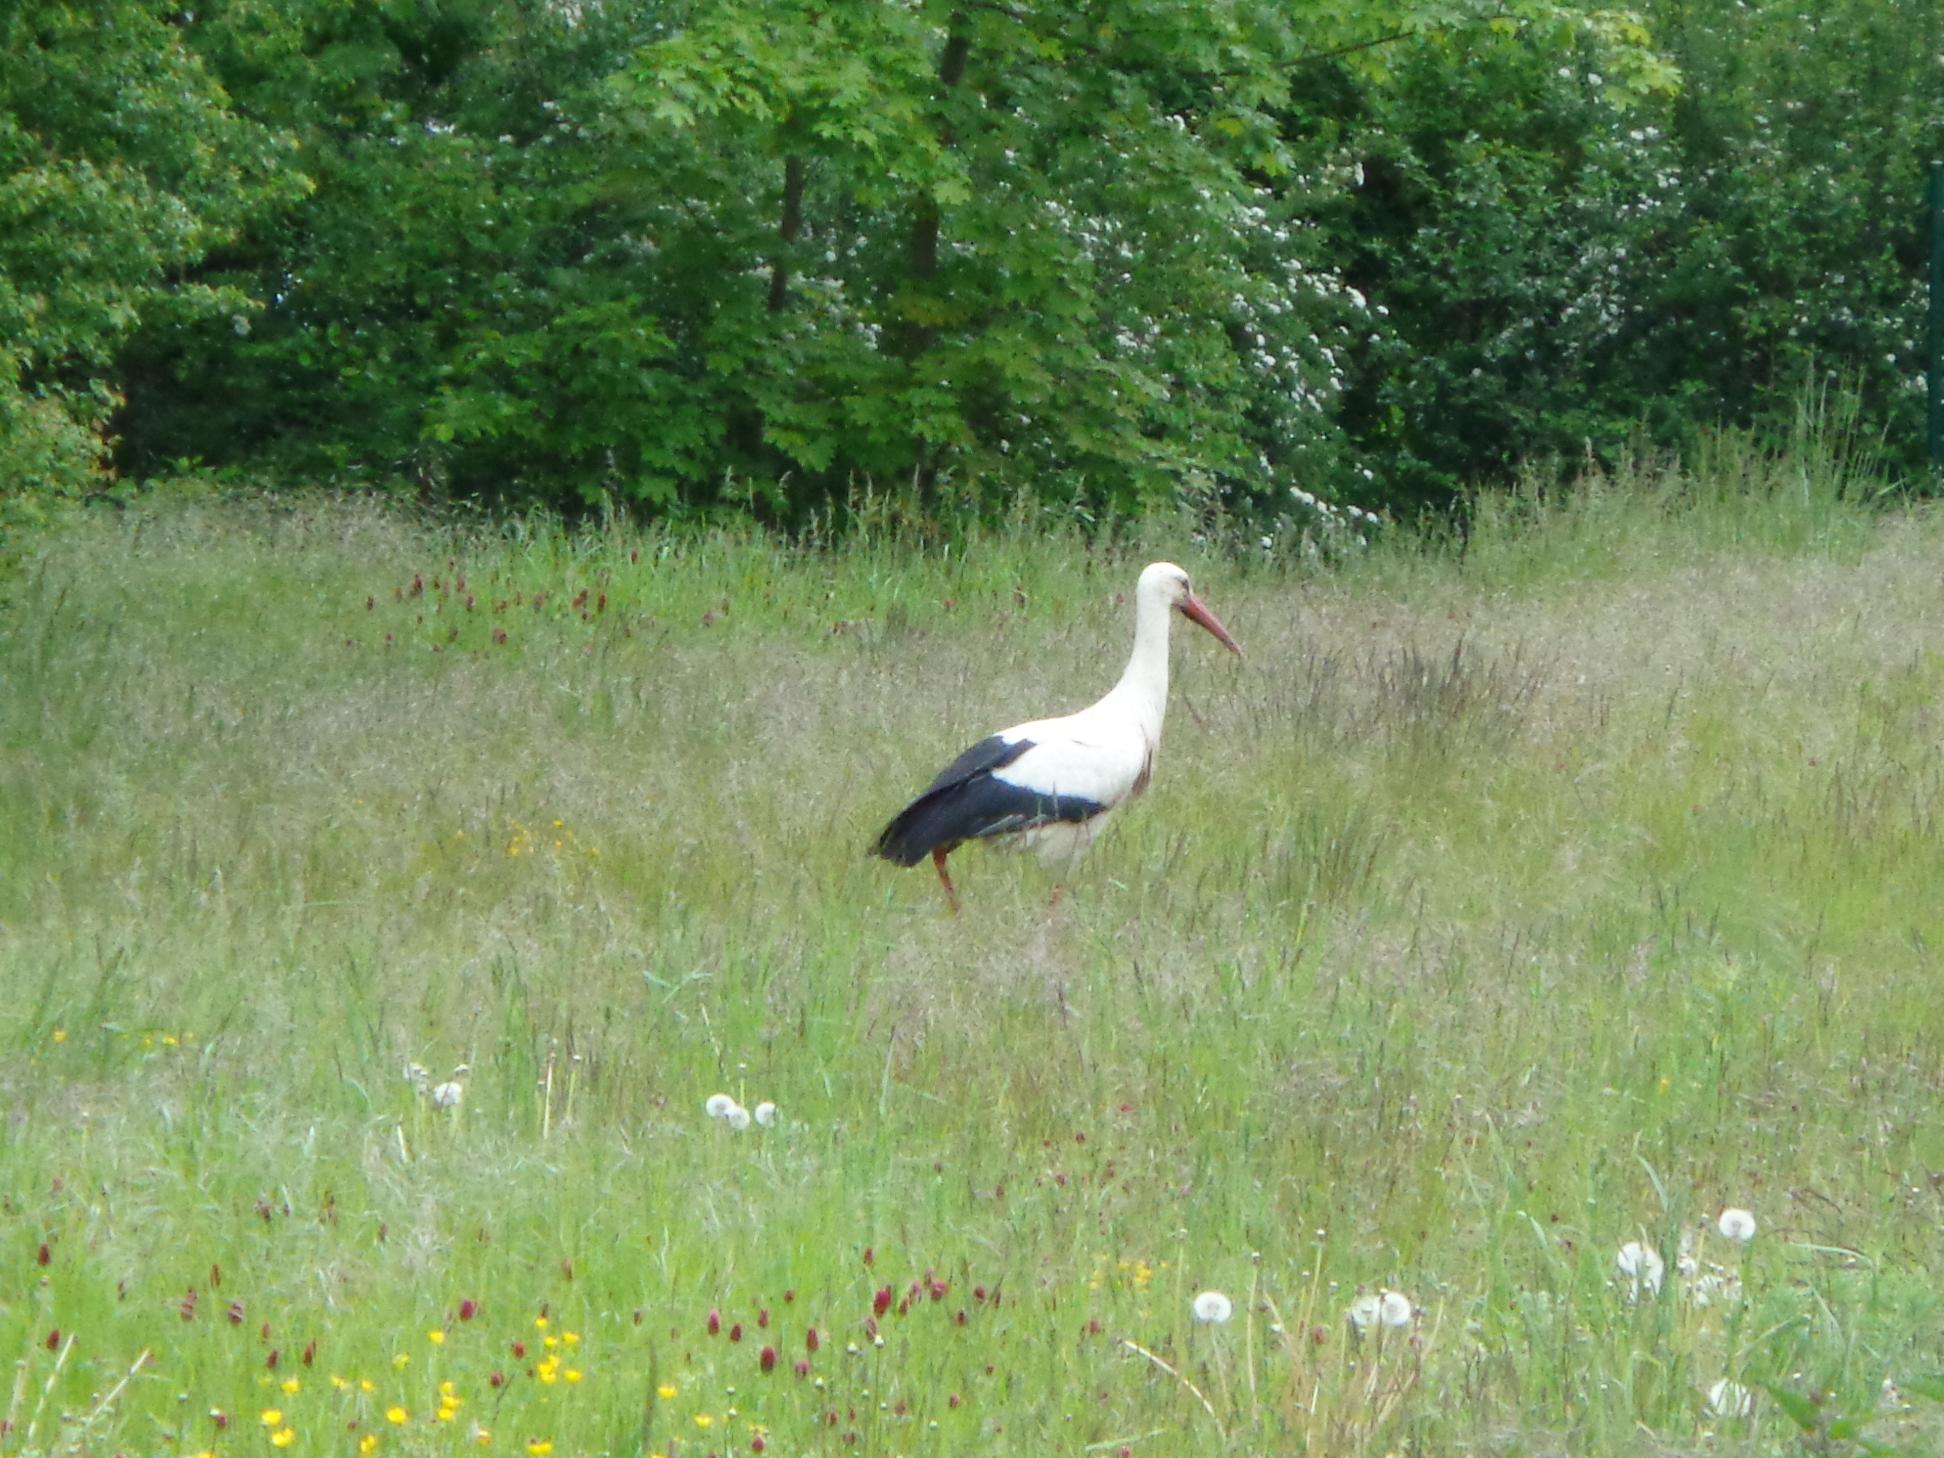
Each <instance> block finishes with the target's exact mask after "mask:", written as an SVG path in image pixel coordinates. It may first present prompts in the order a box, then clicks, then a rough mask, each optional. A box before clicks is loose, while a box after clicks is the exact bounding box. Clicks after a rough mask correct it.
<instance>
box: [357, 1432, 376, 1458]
mask: <svg viewBox="0 0 1944 1458" xmlns="http://www.w3.org/2000/svg"><path fill="white" fill-rule="evenodd" d="M377 1447H378V1435H377V1434H376V1433H366V1434H365V1435H364V1436H363V1437H362V1438H360V1439H358V1458H371V1455H372V1453H373V1452H374V1451H376V1449H377Z"/></svg>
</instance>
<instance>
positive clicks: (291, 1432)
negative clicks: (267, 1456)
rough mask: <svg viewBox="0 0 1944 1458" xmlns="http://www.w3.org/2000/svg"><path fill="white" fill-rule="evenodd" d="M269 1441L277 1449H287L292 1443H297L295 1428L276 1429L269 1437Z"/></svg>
mask: <svg viewBox="0 0 1944 1458" xmlns="http://www.w3.org/2000/svg"><path fill="white" fill-rule="evenodd" d="M270 1441H271V1442H272V1443H273V1444H275V1445H276V1446H277V1447H279V1448H288V1447H289V1446H290V1445H291V1444H292V1443H294V1442H296V1441H297V1430H296V1429H295V1428H278V1429H277V1431H276V1432H274V1433H272V1434H271V1435H270Z"/></svg>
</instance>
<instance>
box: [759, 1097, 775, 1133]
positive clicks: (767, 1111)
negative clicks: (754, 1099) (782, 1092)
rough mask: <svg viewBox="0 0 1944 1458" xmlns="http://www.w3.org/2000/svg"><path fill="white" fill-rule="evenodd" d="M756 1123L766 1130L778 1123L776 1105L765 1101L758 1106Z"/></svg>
mask: <svg viewBox="0 0 1944 1458" xmlns="http://www.w3.org/2000/svg"><path fill="white" fill-rule="evenodd" d="M756 1122H757V1123H759V1124H761V1125H762V1126H763V1127H764V1128H765V1129H767V1128H769V1127H770V1125H772V1124H774V1123H775V1122H776V1105H775V1104H773V1103H771V1102H770V1101H769V1100H768V1099H764V1100H763V1101H762V1102H761V1103H760V1104H758V1105H757V1106H756Z"/></svg>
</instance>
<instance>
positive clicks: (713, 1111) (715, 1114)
mask: <svg viewBox="0 0 1944 1458" xmlns="http://www.w3.org/2000/svg"><path fill="white" fill-rule="evenodd" d="M702 1107H703V1108H705V1109H707V1110H708V1111H709V1117H710V1118H711V1119H726V1118H727V1117H728V1116H729V1111H730V1110H731V1109H733V1108H735V1107H736V1101H735V1100H734V1099H732V1098H730V1097H729V1095H728V1094H726V1093H716V1094H710V1095H709V1101H708V1102H707V1103H706V1104H704V1105H703V1106H702Z"/></svg>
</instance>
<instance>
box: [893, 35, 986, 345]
mask: <svg viewBox="0 0 1944 1458" xmlns="http://www.w3.org/2000/svg"><path fill="white" fill-rule="evenodd" d="M971 54H972V36H971V33H970V32H969V31H968V30H967V29H966V24H965V12H963V11H954V12H953V14H952V21H951V28H950V33H949V34H948V36H947V38H946V41H945V52H944V54H943V55H942V56H940V57H939V60H938V92H939V96H940V98H941V99H943V98H944V96H945V95H946V94H948V93H949V92H950V91H951V90H952V88H953V87H955V86H957V85H958V84H959V82H960V81H962V80H964V79H965V64H966V61H967V60H968V59H969V58H970V56H971ZM939 141H940V142H942V143H943V144H944V145H945V147H946V148H948V149H949V148H950V147H952V146H953V145H955V144H956V141H957V138H956V137H954V136H953V134H952V128H951V124H950V123H949V122H946V123H942V124H941V125H940V127H939ZM938 229H939V215H938V204H937V203H936V202H935V201H933V199H932V197H931V195H930V194H929V193H924V194H921V195H920V196H919V198H918V200H917V202H916V203H915V204H914V205H913V207H912V218H911V278H912V281H913V282H914V283H918V284H927V283H930V282H931V281H932V280H933V279H935V278H937V277H938ZM936 332H937V331H936V330H935V329H933V328H932V326H930V325H929V324H913V325H910V326H909V327H908V328H907V329H906V330H905V338H904V346H905V347H904V353H905V357H906V358H908V359H916V358H917V357H918V356H919V355H921V354H923V353H924V352H925V351H926V350H927V349H929V348H931V342H932V338H933V336H934V335H935V334H936Z"/></svg>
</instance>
